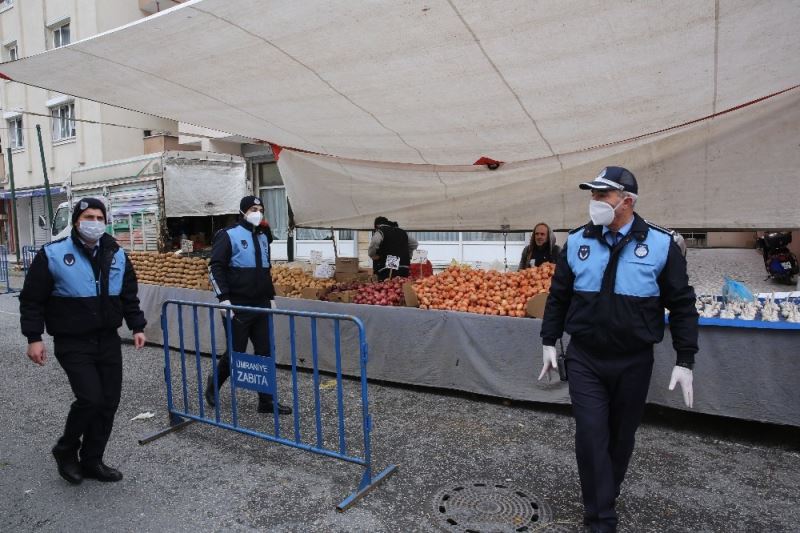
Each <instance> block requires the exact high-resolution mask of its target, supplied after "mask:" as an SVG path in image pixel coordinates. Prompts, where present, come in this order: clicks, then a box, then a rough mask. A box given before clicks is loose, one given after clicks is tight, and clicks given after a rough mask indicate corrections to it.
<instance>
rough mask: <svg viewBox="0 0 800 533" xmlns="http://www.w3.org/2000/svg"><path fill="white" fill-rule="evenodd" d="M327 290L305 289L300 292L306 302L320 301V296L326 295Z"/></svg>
mask: <svg viewBox="0 0 800 533" xmlns="http://www.w3.org/2000/svg"><path fill="white" fill-rule="evenodd" d="M325 290H326V289H315V288H313V287H305V288H304V289H303V290H302V291H300V297H301V298H304V299H306V300H319V298H320V296H322V295H323V294H325Z"/></svg>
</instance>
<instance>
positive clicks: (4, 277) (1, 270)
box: [0, 246, 14, 293]
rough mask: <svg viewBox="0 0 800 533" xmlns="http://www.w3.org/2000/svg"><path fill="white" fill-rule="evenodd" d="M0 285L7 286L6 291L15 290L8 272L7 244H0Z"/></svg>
mask: <svg viewBox="0 0 800 533" xmlns="http://www.w3.org/2000/svg"><path fill="white" fill-rule="evenodd" d="M0 285H5V286H6V293H9V292H14V289H12V288H11V277H10V276H9V272H8V248H7V247H6V246H0Z"/></svg>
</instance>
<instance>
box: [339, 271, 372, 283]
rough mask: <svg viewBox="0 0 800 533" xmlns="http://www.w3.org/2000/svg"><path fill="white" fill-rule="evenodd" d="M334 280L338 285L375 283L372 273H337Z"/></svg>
mask: <svg viewBox="0 0 800 533" xmlns="http://www.w3.org/2000/svg"><path fill="white" fill-rule="evenodd" d="M333 279H335V280H336V282H337V283H350V282H351V281H363V282H370V281H373V276H372V273H371V272H370V273H366V272H337V273H336V274H335V275H334V276H333Z"/></svg>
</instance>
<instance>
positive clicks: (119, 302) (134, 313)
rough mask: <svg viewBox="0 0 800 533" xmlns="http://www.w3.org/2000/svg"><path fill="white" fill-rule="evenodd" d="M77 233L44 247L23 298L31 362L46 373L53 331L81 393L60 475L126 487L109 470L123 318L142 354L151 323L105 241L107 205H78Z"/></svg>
mask: <svg viewBox="0 0 800 533" xmlns="http://www.w3.org/2000/svg"><path fill="white" fill-rule="evenodd" d="M72 225H73V230H72V235H71V236H70V237H66V238H64V239H61V240H58V241H54V242H52V243H50V244H47V245H45V246H44V247H43V248H42V249H41V250H40V251H39V253H38V254H36V257H35V258H34V260H33V263H32V264H31V267H30V270H29V271H28V275H27V277H26V278H25V285H24V286H23V288H22V293H21V294H20V297H19V303H20V306H19V307H20V315H21V318H20V322H21V324H22V334H23V335H25V336H26V337H27V338H28V357H29V358H30V359H31V360H32V361H33V362H34V363H36V364H38V365H40V366H44V364H45V362H46V361H47V352H46V350H45V346H44V343H43V342H42V333H43V332H44V330H45V326H46V327H47V332H48V333H49V334H50V335H52V336H53V344H54V347H55V355H56V359H57V360H58V362H59V364H60V365H61V367H62V368H63V369H64V371H65V372H66V374H67V378H68V379H69V383H70V385H71V387H72V391H73V392H74V393H75V398H76V399H75V401H74V402H73V403H72V406H71V408H70V411H69V415H68V416H67V423H66V426H65V428H64V434H63V436H62V437H61V438H60V439H59V440H58V443H57V444H56V445H55V447H54V448H53V455H54V456H55V458H56V462H57V464H58V472H59V474H61V477H63V478H64V479H65V480H67V481H68V482H70V483H72V484H76V485H77V484H79V483H81V481H83V478H94V479H98V480H100V481H119V480H121V479H122V473H120V471H119V470H117V469H115V468H111V467H109V466H107V465H106V464H105V463H104V462H103V453H104V452H105V448H106V444H107V443H108V438H109V436H110V435H111V429H112V427H113V425H114V415H115V413H116V411H117V406H118V405H119V400H120V393H121V390H122V351H121V344H120V337H119V335H118V333H117V329H118V328H119V327H120V326H121V325H122V319H123V318H124V319H125V322H126V323H127V325H128V327H129V328H130V329H131V330H132V331H133V340H134V345H135V346H136V348H137V349H141V348H142V346H144V344H145V342H146V338H145V335H144V327H145V325H146V324H147V322H146V321H145V318H144V314H143V313H142V311H141V310H140V309H139V298H138V297H137V292H138V287H137V284H136V273H135V272H134V270H133V265H132V264H131V262H130V260H129V259H128V256H127V255H126V254H125V251H124V250H122V248H120V247H119V245H118V244H117V242H116V241H115V240H114V238H113V237H111V236H110V235H108V234H107V233H105V228H106V208H105V205H104V204H103V202H101V201H100V200H97V199H95V198H84V199H83V200H81V201H80V202H78V203H77V204H76V205H75V209H74V210H73V212H72ZM79 450H80V462H79V461H78V453H79Z"/></svg>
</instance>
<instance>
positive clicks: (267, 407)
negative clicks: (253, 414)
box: [258, 398, 292, 415]
mask: <svg viewBox="0 0 800 533" xmlns="http://www.w3.org/2000/svg"><path fill="white" fill-rule="evenodd" d="M272 411H273V403H272V398H269V399H267V400H262V399H261V398H259V400H258V412H259V413H271V412H272ZM278 414H279V415H290V414H292V408H291V407H289V406H286V405H283V404H282V403H280V402H278Z"/></svg>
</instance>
